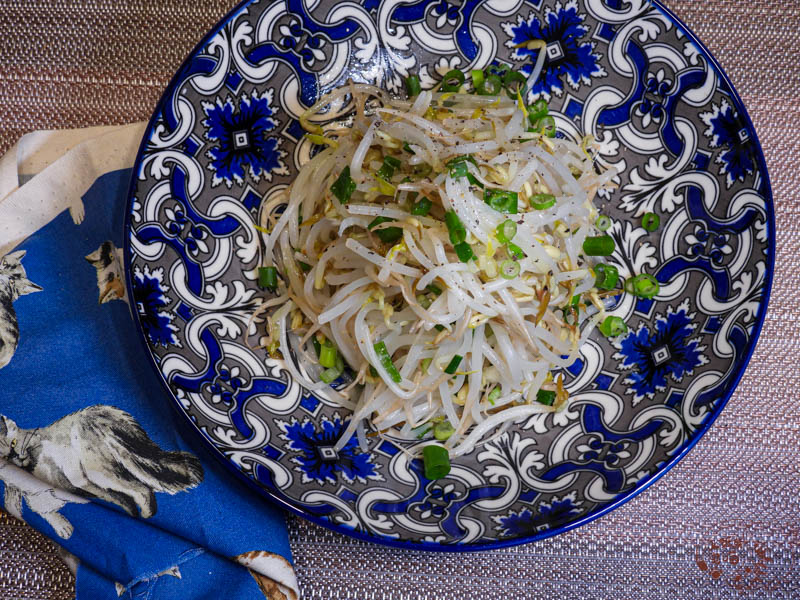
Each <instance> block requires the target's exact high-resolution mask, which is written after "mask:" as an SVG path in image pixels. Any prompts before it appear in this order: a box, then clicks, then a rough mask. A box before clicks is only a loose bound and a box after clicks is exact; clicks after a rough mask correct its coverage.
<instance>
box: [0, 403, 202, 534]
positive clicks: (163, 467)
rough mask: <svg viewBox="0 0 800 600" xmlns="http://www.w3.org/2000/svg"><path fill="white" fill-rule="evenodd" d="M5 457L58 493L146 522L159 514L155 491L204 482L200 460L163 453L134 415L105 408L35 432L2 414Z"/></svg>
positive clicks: (0, 450)
mask: <svg viewBox="0 0 800 600" xmlns="http://www.w3.org/2000/svg"><path fill="white" fill-rule="evenodd" d="M0 459H5V460H6V461H8V462H9V463H11V464H13V465H16V466H18V467H20V468H22V469H24V470H25V471H27V472H28V473H31V474H32V475H33V476H34V477H36V478H37V479H39V480H41V481H43V482H45V483H47V484H49V485H51V486H53V487H54V488H56V489H58V490H59V491H61V490H63V491H66V492H70V493H71V494H75V495H77V496H81V497H84V498H97V499H100V500H105V501H106V502H110V503H112V504H116V505H117V506H120V507H121V508H123V509H124V510H125V511H126V512H127V513H128V514H130V515H131V516H136V515H140V516H142V517H143V518H145V519H146V518H148V517H152V516H153V515H154V514H156V509H157V506H156V495H155V494H156V492H165V493H167V494H177V493H178V492H182V491H185V490H189V489H191V488H194V487H196V486H197V485H198V484H199V483H200V482H201V481H202V480H203V467H202V465H201V464H200V461H199V460H198V459H197V458H196V457H195V456H193V455H192V454H190V453H188V452H170V451H166V450H162V449H161V448H160V447H159V446H158V445H157V444H156V443H155V442H154V441H153V440H151V439H150V437H149V436H148V435H147V433H146V432H145V431H144V429H142V427H141V426H140V425H139V423H137V422H136V420H135V419H134V418H133V417H132V416H131V415H130V414H128V413H126V412H125V411H123V410H120V409H118V408H115V407H113V406H105V405H96V406H89V407H87V408H84V409H82V410H79V411H77V412H74V413H72V414H69V415H67V416H66V417H63V418H61V419H59V420H58V421H56V422H55V423H53V424H52V425H49V426H48V427H39V428H36V429H21V428H19V427H17V424H16V423H15V422H14V421H12V420H11V419H9V418H8V417H4V416H1V415H0ZM29 505H30V503H29ZM31 509H33V507H32V506H31Z"/></svg>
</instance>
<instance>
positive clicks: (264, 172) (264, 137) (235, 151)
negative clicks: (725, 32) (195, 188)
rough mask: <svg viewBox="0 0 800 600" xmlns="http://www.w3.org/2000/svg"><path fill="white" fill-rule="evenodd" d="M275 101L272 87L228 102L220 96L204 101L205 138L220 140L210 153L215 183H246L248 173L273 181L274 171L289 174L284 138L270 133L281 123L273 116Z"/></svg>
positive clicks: (255, 177) (279, 173)
mask: <svg viewBox="0 0 800 600" xmlns="http://www.w3.org/2000/svg"><path fill="white" fill-rule="evenodd" d="M271 102H272V90H267V91H265V92H263V93H262V94H261V95H259V93H258V92H257V91H255V90H253V92H252V93H251V94H250V95H248V94H246V93H245V94H242V96H241V97H239V98H238V99H235V98H231V97H230V96H228V97H227V98H226V99H225V101H222V100H221V99H220V98H217V101H216V102H215V103H211V102H203V111H204V112H205V114H206V119H205V120H204V121H203V125H204V126H205V127H206V131H205V138H206V139H207V140H208V141H210V142H216V144H215V145H213V146H212V147H211V148H210V149H209V151H208V152H207V153H206V156H208V158H210V159H211V164H209V168H210V169H211V170H212V171H213V172H214V177H213V180H212V185H214V186H216V185H219V184H220V183H221V182H223V181H224V182H225V185H227V186H228V187H231V186H232V185H233V183H234V182H236V183H237V184H239V185H243V184H244V178H245V174H246V172H247V174H249V175H250V177H251V178H252V179H253V180H255V181H256V182H258V181H260V180H261V177H262V176H263V177H265V178H266V179H267V181H272V174H273V173H276V174H278V175H286V174H288V170H287V168H286V166H285V165H284V164H283V161H282V160H281V159H282V158H283V157H284V156H286V153H285V152H283V151H282V150H279V149H278V146H279V145H280V143H281V140H280V139H279V138H278V137H269V136H268V134H269V132H270V131H272V130H274V129H275V128H276V127H277V126H278V121H277V120H276V119H274V118H273V117H272V115H273V113H274V111H273V109H272V107H271V106H270V103H271Z"/></svg>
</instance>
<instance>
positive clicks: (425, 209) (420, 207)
mask: <svg viewBox="0 0 800 600" xmlns="http://www.w3.org/2000/svg"><path fill="white" fill-rule="evenodd" d="M432 207H433V202H431V201H430V200H428V199H427V198H423V199H422V200H419V201H418V202H417V203H416V204H414V206H413V207H412V208H411V214H412V215H414V216H417V217H424V216H426V215H427V214H428V213H429V212H430V211H431V208H432Z"/></svg>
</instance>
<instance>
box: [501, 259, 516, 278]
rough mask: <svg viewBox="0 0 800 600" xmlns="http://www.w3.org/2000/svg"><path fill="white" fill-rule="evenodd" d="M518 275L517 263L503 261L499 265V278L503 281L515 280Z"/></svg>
mask: <svg viewBox="0 0 800 600" xmlns="http://www.w3.org/2000/svg"><path fill="white" fill-rule="evenodd" d="M517 275H519V263H518V262H517V261H515V260H504V261H503V262H502V263H500V276H501V277H502V278H503V279H515V278H516V277H517Z"/></svg>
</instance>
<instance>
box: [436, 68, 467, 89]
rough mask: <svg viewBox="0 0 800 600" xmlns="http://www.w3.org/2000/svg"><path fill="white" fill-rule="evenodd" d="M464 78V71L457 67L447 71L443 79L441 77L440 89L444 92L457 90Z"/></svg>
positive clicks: (462, 83)
mask: <svg viewBox="0 0 800 600" xmlns="http://www.w3.org/2000/svg"><path fill="white" fill-rule="evenodd" d="M465 79H466V77H464V73H462V72H461V71H459V70H458V69H453V70H451V71H448V72H447V74H446V75H445V76H444V79H442V82H443V85H442V88H441V89H442V91H443V92H445V93H447V92H458V90H459V89H461V86H462V85H464V80H465Z"/></svg>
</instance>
